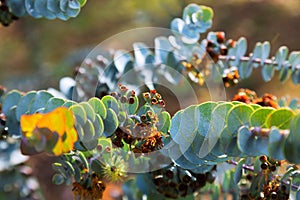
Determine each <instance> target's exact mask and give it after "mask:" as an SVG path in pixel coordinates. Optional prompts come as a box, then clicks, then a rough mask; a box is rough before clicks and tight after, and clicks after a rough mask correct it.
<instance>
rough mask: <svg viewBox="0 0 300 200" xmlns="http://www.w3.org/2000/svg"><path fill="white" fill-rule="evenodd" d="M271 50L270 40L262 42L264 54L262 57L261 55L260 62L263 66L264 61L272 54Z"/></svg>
mask: <svg viewBox="0 0 300 200" xmlns="http://www.w3.org/2000/svg"><path fill="white" fill-rule="evenodd" d="M270 50H271V45H270V42H268V41H265V42H264V43H263V44H262V52H261V53H262V54H261V57H260V59H261V60H260V64H261V66H263V65H264V62H265V60H266V59H267V58H268V57H269V55H270Z"/></svg>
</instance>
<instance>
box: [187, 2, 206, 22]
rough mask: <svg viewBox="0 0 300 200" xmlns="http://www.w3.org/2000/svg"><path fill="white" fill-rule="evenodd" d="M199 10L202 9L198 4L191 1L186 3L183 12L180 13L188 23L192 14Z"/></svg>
mask: <svg viewBox="0 0 300 200" xmlns="http://www.w3.org/2000/svg"><path fill="white" fill-rule="evenodd" d="M199 10H200V11H202V10H201V8H200V6H199V5H197V4H194V3H192V4H189V5H187V6H186V7H185V8H184V10H183V14H182V18H183V20H184V21H185V22H186V23H190V22H191V17H192V15H193V14H194V13H195V12H197V11H199Z"/></svg>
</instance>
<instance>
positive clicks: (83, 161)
mask: <svg viewBox="0 0 300 200" xmlns="http://www.w3.org/2000/svg"><path fill="white" fill-rule="evenodd" d="M77 154H78V157H79V159H80V160H81V163H82V164H83V166H84V168H86V169H89V163H88V161H87V159H86V157H85V155H84V153H83V152H81V151H78V152H77Z"/></svg>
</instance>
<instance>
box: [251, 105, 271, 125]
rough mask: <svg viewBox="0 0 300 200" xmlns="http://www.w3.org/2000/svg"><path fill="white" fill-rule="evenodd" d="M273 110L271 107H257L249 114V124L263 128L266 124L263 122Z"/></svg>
mask: <svg viewBox="0 0 300 200" xmlns="http://www.w3.org/2000/svg"><path fill="white" fill-rule="evenodd" d="M274 110H275V109H274V108H272V107H261V108H258V109H257V110H255V111H254V112H253V113H252V114H251V115H250V126H258V127H261V128H265V127H266V126H265V125H264V124H265V122H266V119H267V116H268V115H269V114H270V113H271V112H273V111H274Z"/></svg>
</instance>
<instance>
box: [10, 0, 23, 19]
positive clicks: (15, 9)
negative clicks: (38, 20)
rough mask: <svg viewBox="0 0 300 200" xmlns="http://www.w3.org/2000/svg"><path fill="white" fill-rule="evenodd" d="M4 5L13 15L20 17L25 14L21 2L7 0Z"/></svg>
mask: <svg viewBox="0 0 300 200" xmlns="http://www.w3.org/2000/svg"><path fill="white" fill-rule="evenodd" d="M6 4H7V6H8V7H9V9H10V10H11V12H12V13H13V14H14V15H16V16H18V17H21V16H24V15H25V14H26V10H25V5H24V2H23V1H20V0H9V1H6Z"/></svg>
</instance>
